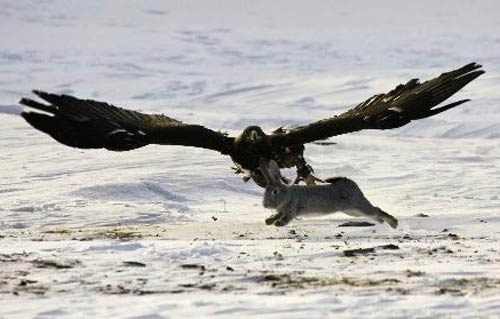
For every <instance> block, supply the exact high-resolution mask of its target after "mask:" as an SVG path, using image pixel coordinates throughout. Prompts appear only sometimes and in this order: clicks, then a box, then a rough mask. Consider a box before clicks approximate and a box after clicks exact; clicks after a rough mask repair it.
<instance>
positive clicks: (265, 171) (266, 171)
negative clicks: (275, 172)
mask: <svg viewBox="0 0 500 319" xmlns="http://www.w3.org/2000/svg"><path fill="white" fill-rule="evenodd" d="M259 164H260V171H261V172H262V175H263V176H264V179H265V180H266V182H267V184H268V185H272V184H275V183H274V180H273V176H272V174H271V172H270V171H271V170H270V168H269V163H268V162H267V161H266V160H265V159H262V158H261V159H260V161H259Z"/></svg>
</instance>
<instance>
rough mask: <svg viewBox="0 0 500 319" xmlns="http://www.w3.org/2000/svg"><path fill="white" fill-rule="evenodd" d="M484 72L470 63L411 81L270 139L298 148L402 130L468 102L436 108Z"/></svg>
mask: <svg viewBox="0 0 500 319" xmlns="http://www.w3.org/2000/svg"><path fill="white" fill-rule="evenodd" d="M483 73H484V71H483V70H481V65H479V64H476V63H470V64H467V65H465V66H463V67H461V68H460V69H457V70H454V71H451V72H447V73H443V74H441V75H440V76H438V77H436V78H434V79H432V80H429V81H426V82H423V83H419V81H418V79H413V80H410V81H408V83H406V84H400V85H398V86H397V87H396V88H395V89H394V90H392V91H390V92H389V93H387V94H378V95H374V96H372V97H371V98H369V99H368V100H366V101H364V102H363V103H361V104H359V105H357V106H356V107H354V108H352V109H350V110H349V111H347V112H345V113H342V114H340V115H337V116H334V117H332V118H328V119H324V120H321V121H317V122H314V123H311V124H309V125H305V126H300V127H295V128H290V129H280V130H277V131H276V133H275V134H274V135H272V136H271V140H272V141H273V144H274V143H277V144H279V145H282V146H287V145H299V144H305V143H310V142H313V141H316V140H322V139H326V138H328V137H331V136H336V135H341V134H345V133H350V132H354V131H360V130H364V129H381V130H385V129H392V128H396V127H401V126H403V125H405V124H407V123H409V122H411V121H413V120H419V119H423V118H426V117H430V116H433V115H435V114H438V113H441V112H443V111H446V110H449V109H451V108H453V107H455V106H458V105H460V104H462V103H465V102H467V101H469V100H460V101H457V102H454V103H451V104H447V105H444V106H441V107H435V106H437V105H438V104H440V103H441V102H443V101H445V100H446V99H448V98H449V97H450V96H452V95H453V94H455V93H456V92H457V91H458V90H460V89H461V88H463V87H464V86H465V85H467V84H468V83H469V82H471V81H472V80H474V79H475V78H477V77H478V76H480V75H481V74H483Z"/></svg>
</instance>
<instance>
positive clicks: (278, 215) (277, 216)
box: [266, 212, 283, 225]
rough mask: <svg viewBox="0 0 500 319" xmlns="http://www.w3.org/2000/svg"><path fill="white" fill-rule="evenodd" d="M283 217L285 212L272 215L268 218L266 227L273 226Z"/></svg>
mask: <svg viewBox="0 0 500 319" xmlns="http://www.w3.org/2000/svg"><path fill="white" fill-rule="evenodd" d="M281 217H283V212H277V213H276V214H272V215H271V216H269V217H268V218H266V225H272V224H274V222H275V221H277V220H278V219H280V218H281Z"/></svg>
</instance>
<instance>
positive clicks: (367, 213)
mask: <svg viewBox="0 0 500 319" xmlns="http://www.w3.org/2000/svg"><path fill="white" fill-rule="evenodd" d="M344 213H346V214H347V215H350V216H355V217H367V218H370V219H371V220H374V221H376V222H377V223H381V224H382V223H383V222H386V223H387V224H389V226H391V227H392V228H396V227H398V220H397V219H396V218H395V217H393V216H392V215H389V214H387V213H386V212H384V211H383V210H381V209H380V208H378V207H370V208H368V209H363V210H361V209H350V210H346V211H344Z"/></svg>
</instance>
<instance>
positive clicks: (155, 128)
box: [20, 91, 234, 154]
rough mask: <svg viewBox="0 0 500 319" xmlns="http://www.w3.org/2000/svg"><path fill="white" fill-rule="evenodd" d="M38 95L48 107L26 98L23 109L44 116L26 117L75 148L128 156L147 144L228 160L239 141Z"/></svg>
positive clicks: (197, 128)
mask: <svg viewBox="0 0 500 319" xmlns="http://www.w3.org/2000/svg"><path fill="white" fill-rule="evenodd" d="M33 93H35V94H36V95H38V96H39V97H40V98H41V99H43V100H45V101H46V102H48V104H44V103H39V102H37V101H34V100H31V99H27V98H23V99H22V100H21V101H20V103H21V104H23V105H26V106H28V107H30V108H32V109H35V110H38V111H42V112H43V113H40V112H30V111H28V112H23V113H22V116H23V117H24V118H25V119H26V121H28V122H29V123H30V124H31V125H32V126H33V127H35V128H36V129H39V130H40V131H42V132H45V133H47V134H49V135H50V136H52V137H53V138H54V139H56V140H57V141H59V142H60V143H63V144H66V145H69V146H73V147H78V148H105V149H108V150H113V151H128V150H132V149H135V148H138V147H142V146H145V145H147V144H166V145H185V146H195V147H202V148H207V149H211V150H215V151H219V152H221V153H223V154H228V153H229V152H230V151H231V146H232V143H233V140H234V138H232V137H227V136H225V135H224V134H222V133H220V132H215V131H212V130H210V129H207V128H205V127H203V126H200V125H189V124H185V123H182V122H180V121H178V120H175V119H173V118H170V117H167V116H164V115H157V114H143V113H140V112H136V111H130V110H126V109H123V108H119V107H116V106H113V105H110V104H108V103H104V102H97V101H92V100H82V99H78V98H76V97H73V96H69V95H58V94H50V93H46V92H41V91H33Z"/></svg>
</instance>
